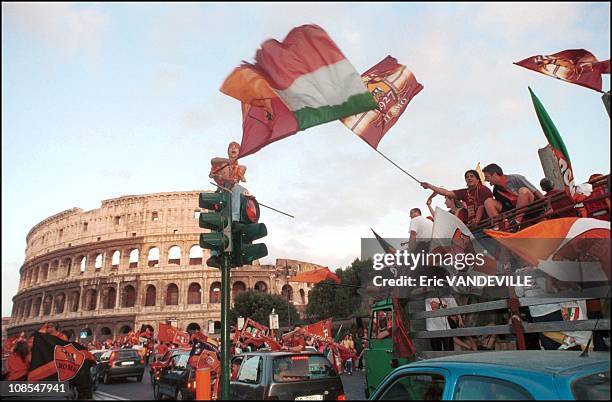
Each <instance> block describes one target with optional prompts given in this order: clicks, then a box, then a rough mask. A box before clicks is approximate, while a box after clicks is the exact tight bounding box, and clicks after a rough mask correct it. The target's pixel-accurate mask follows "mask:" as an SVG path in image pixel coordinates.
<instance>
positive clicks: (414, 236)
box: [408, 208, 433, 252]
mask: <svg viewBox="0 0 612 402" xmlns="http://www.w3.org/2000/svg"><path fill="white" fill-rule="evenodd" d="M410 218H411V220H410V237H409V240H408V251H410V252H418V251H428V250H429V242H430V241H431V236H432V233H433V222H432V221H430V220H429V219H427V218H425V217H423V216H422V215H421V210H420V209H419V208H412V209H411V210H410Z"/></svg>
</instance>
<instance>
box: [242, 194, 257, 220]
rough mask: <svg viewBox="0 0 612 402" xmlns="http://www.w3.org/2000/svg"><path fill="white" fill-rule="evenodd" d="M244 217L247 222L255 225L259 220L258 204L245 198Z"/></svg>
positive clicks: (252, 199)
mask: <svg viewBox="0 0 612 402" xmlns="http://www.w3.org/2000/svg"><path fill="white" fill-rule="evenodd" d="M244 210H245V215H246V218H247V219H248V221H249V222H251V223H256V222H257V221H258V220H259V204H258V203H257V201H255V199H254V198H247V199H246V205H245V209H244Z"/></svg>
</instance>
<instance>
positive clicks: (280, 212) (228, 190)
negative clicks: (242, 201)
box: [209, 181, 295, 219]
mask: <svg viewBox="0 0 612 402" xmlns="http://www.w3.org/2000/svg"><path fill="white" fill-rule="evenodd" d="M209 183H210V184H212V185H213V186H217V187H218V188H220V189H222V190H225V191H227V192H229V193H231V192H232V190H230V189H229V188H227V187H223V186H220V185H218V184H216V183H213V182H212V181H211V182H209ZM257 203H258V204H259V205H261V206H262V207H266V208H268V209H271V210H272V211H274V212H278V213H279V214H283V215H287V216H289V217H291V218H294V219H295V216H293V215H289V214H288V213H286V212H283V211H279V210H278V209H275V208H272V207H270V206H268V205H266V204H262V203H261V202H259V201H257Z"/></svg>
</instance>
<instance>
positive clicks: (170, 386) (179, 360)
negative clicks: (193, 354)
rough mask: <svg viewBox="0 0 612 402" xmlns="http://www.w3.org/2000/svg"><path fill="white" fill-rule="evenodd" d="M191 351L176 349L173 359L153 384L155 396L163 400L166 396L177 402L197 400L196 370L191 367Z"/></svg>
mask: <svg viewBox="0 0 612 402" xmlns="http://www.w3.org/2000/svg"><path fill="white" fill-rule="evenodd" d="M190 351H191V349H188V350H184V349H175V350H170V351H168V352H174V353H173V355H172V357H171V358H170V359H169V361H168V362H167V363H166V365H165V366H164V367H163V368H162V369H161V372H160V374H159V376H158V378H157V379H156V381H155V383H154V384H153V396H154V397H155V399H156V400H161V399H162V398H163V397H164V396H167V397H170V398H172V399H176V400H184V399H194V398H195V370H194V369H193V367H191V366H190V365H189V354H190Z"/></svg>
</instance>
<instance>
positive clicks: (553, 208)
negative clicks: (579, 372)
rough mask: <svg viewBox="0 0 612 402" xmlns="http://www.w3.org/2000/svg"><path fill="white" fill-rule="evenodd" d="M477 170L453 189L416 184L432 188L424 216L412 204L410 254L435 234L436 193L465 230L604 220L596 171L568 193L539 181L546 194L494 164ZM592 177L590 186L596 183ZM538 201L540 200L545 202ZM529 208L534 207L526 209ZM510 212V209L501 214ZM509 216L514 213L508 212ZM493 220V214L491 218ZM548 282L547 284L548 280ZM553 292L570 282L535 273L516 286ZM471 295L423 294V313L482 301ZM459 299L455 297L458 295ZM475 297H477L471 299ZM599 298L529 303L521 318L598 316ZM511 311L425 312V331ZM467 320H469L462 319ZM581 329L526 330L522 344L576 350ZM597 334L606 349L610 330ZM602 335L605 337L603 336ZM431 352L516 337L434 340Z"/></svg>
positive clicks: (503, 318)
mask: <svg viewBox="0 0 612 402" xmlns="http://www.w3.org/2000/svg"><path fill="white" fill-rule="evenodd" d="M482 173H483V174H482V175H481V174H480V173H479V172H478V171H476V170H468V171H466V172H465V174H464V178H465V182H466V187H465V188H462V189H458V190H446V189H444V188H442V187H437V186H434V185H432V184H430V183H427V182H423V183H421V185H422V187H423V188H425V189H429V190H432V191H433V193H432V194H431V196H429V198H428V199H427V206H428V208H429V211H430V212H431V215H432V216H429V217H427V218H426V217H423V216H422V213H421V210H420V209H419V208H412V209H411V210H410V218H411V221H410V229H409V233H410V235H409V240H408V242H406V243H402V245H406V244H407V245H408V250H409V251H410V252H413V253H417V252H420V251H426V252H427V251H429V247H430V240H431V238H432V236H433V221H434V218H433V216H434V210H433V208H432V207H431V203H432V200H433V198H434V197H435V196H436V195H442V196H444V197H445V205H446V207H447V208H448V211H449V212H451V213H452V214H453V215H455V216H456V217H457V218H458V219H459V220H461V221H462V222H463V223H465V224H466V225H467V226H468V227H469V228H471V229H475V228H478V229H480V228H482V227H483V226H488V227H490V228H493V229H494V230H504V229H505V230H508V229H511V230H520V229H523V228H525V227H527V226H529V225H530V224H534V223H537V222H538V221H540V220H542V219H554V218H562V217H592V218H596V219H601V220H607V221H609V220H610V198H609V197H606V193H608V194H609V181H604V180H603V176H602V175H601V174H594V175H591V176H590V177H589V181H588V182H586V183H583V184H580V185H578V186H576V187H575V191H574V194H573V195H570V193H569V192H567V191H565V190H561V189H556V188H554V184H553V182H552V181H551V180H550V179H547V178H544V179H542V180H541V181H540V187H541V189H542V191H543V193H542V192H541V191H540V190H538V189H537V188H536V187H535V186H534V185H533V184H531V182H530V181H529V180H528V179H527V178H525V177H524V176H522V175H519V174H506V173H504V171H503V169H502V168H501V167H500V166H499V165H497V164H495V163H492V164H490V165H487V166H486V167H485V168H483V169H482ZM483 178H484V181H486V182H488V183H489V184H491V185H492V186H493V188H492V189H490V188H489V187H487V186H486V185H485V184H483ZM594 183H595V185H594ZM538 200H543V201H544V202H542V201H540V202H537V201H538ZM530 206H531V207H530ZM513 210H514V211H515V212H516V213H514V214H506V215H505V216H506V217H505V218H504V219H501V217H502V216H504V215H502V214H504V213H506V212H509V211H513ZM508 216H510V217H511V218H508ZM488 219H490V220H488ZM524 271H526V272H520V270H519V271H517V273H516V274H517V275H524V274H529V275H532V276H533V275H534V270H533V268H531V269H529V268H525V269H524ZM551 284H552V285H551ZM553 286H554V287H555V289H556V290H560V289H563V288H564V287H565V288H567V286H571V285H568V284H564V283H561V282H560V281H557V280H555V279H554V278H552V277H549V276H547V275H540V276H539V277H538V278H536V280H535V281H534V283H533V285H532V286H531V287H529V288H521V289H520V290H519V292H521V295H525V294H526V295H527V296H530V297H533V296H542V295H543V294H545V293H546V292H550V291H551V288H552V287H553ZM470 297H472V298H473V297H474V296H473V295H472V296H466V295H461V294H459V293H455V296H452V295H451V296H449V297H437V298H428V299H426V300H425V309H426V311H432V310H437V309H442V308H449V307H456V306H457V305H458V304H459V305H464V304H471V303H472V302H477V301H479V300H469V299H470ZM456 299H457V300H456ZM476 299H477V298H476ZM458 301H460V302H459V303H458ZM601 304H602V303H601V301H600V300H599V299H595V300H588V301H587V300H583V301H574V302H571V303H550V304H544V305H534V306H530V307H528V308H526V309H524V310H523V311H522V315H523V317H521V318H523V319H524V320H526V321H529V322H545V321H546V322H550V321H563V320H567V319H572V318H568V317H574V318H573V319H576V317H578V316H579V317H580V318H579V319H586V318H600V317H601V311H602V306H601ZM509 320H510V317H508V314H505V315H503V314H497V315H495V314H484V313H481V314H467V315H466V316H463V317H462V316H461V315H455V316H448V317H438V318H427V320H426V327H427V330H428V331H441V330H450V329H455V328H460V327H464V326H466V325H467V326H487V325H501V324H507V323H509ZM466 321H467V322H468V323H467V324H466ZM581 332H584V331H569V332H563V333H561V332H547V333H541V334H525V336H526V342H527V343H528V345H527V347H528V348H531V349H540V348H543V349H579V348H581V347H582V348H584V347H585V344H586V341H585V339H586V340H588V339H589V337H590V332H589V331H587V332H588V334H584V333H581ZM596 332H597V333H595V335H594V346H595V350H609V342H610V337H609V332H607V333H602V332H600V331H596ZM606 336H607V338H606ZM431 347H432V350H491V349H504V348H516V338H515V337H514V335H507V336H503V335H488V336H479V337H473V336H463V337H446V338H432V339H431Z"/></svg>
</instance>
